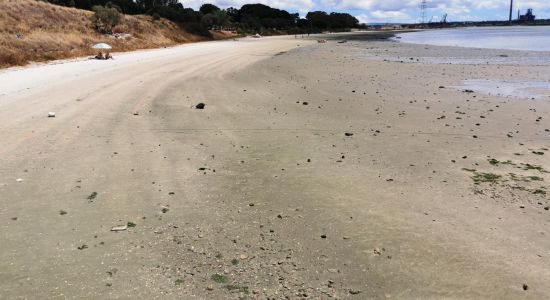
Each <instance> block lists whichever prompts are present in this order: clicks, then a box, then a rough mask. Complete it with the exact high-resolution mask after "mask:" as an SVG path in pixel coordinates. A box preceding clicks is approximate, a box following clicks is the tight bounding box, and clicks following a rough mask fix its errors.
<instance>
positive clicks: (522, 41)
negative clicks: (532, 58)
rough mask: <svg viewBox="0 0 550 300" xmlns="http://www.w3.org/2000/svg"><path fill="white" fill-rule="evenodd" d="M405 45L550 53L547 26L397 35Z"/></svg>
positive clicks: (462, 29) (487, 28)
mask: <svg viewBox="0 0 550 300" xmlns="http://www.w3.org/2000/svg"><path fill="white" fill-rule="evenodd" d="M397 36H398V38H400V39H398V40H400V41H402V42H405V43H414V44H428V45H437V46H459V47H472V48H490V49H511V50H533V51H550V26H511V27H469V28H456V29H440V30H428V31H419V32H409V33H403V34H399V35H397Z"/></svg>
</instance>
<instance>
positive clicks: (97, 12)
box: [92, 5, 122, 33]
mask: <svg viewBox="0 0 550 300" xmlns="http://www.w3.org/2000/svg"><path fill="white" fill-rule="evenodd" d="M92 10H93V12H94V15H93V16H92V23H93V24H94V27H95V29H96V30H97V31H99V32H104V33H111V32H112V30H113V27H114V26H116V25H118V24H119V23H120V21H121V20H122V15H121V14H120V13H119V12H118V10H117V9H116V8H114V7H110V8H109V7H103V6H100V5H96V6H94V7H92Z"/></svg>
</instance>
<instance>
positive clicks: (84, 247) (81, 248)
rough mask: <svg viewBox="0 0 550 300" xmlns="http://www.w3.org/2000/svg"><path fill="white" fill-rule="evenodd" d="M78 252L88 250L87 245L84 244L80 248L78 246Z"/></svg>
mask: <svg viewBox="0 0 550 300" xmlns="http://www.w3.org/2000/svg"><path fill="white" fill-rule="evenodd" d="M76 248H77V249H78V250H84V249H88V245H86V244H84V245H82V246H79V247H76Z"/></svg>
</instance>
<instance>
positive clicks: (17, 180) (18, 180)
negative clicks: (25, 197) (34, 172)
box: [15, 178, 23, 182]
mask: <svg viewBox="0 0 550 300" xmlns="http://www.w3.org/2000/svg"><path fill="white" fill-rule="evenodd" d="M15 181H16V182H23V179H22V178H17V179H15Z"/></svg>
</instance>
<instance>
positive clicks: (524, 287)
mask: <svg viewBox="0 0 550 300" xmlns="http://www.w3.org/2000/svg"><path fill="white" fill-rule="evenodd" d="M528 289H529V286H528V285H526V284H525V283H524V284H523V290H524V291H526V290H528Z"/></svg>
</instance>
